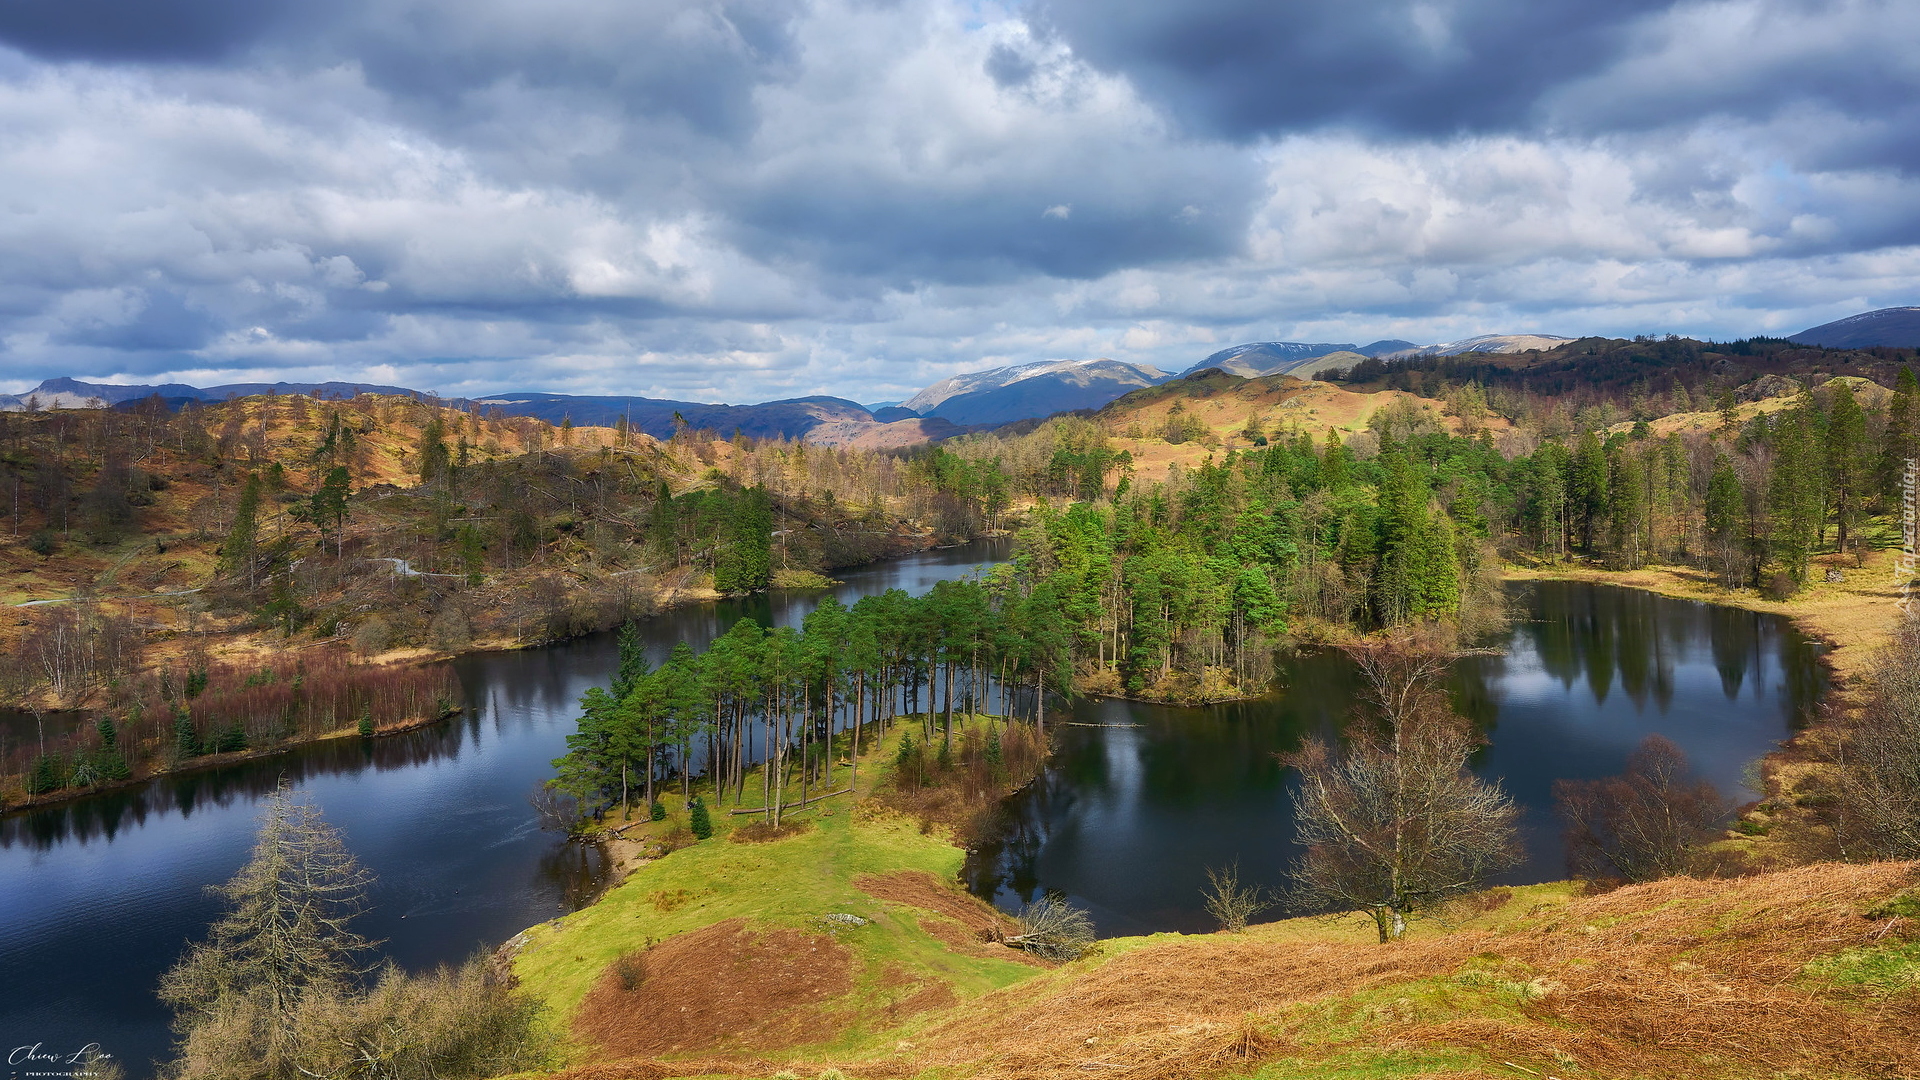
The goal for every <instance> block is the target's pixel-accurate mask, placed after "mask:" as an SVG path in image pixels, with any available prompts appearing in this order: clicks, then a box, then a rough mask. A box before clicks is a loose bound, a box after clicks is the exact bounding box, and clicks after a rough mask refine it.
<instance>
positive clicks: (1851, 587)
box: [1504, 550, 1900, 691]
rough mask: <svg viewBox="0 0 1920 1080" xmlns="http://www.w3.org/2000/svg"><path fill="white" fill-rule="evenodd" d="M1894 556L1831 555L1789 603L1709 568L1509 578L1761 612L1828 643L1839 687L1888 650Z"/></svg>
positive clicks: (1510, 572) (1896, 589) (1895, 591)
mask: <svg viewBox="0 0 1920 1080" xmlns="http://www.w3.org/2000/svg"><path fill="white" fill-rule="evenodd" d="M1895 555H1896V553H1895V552H1893V551H1888V550H1878V551H1870V552H1868V553H1867V554H1866V556H1865V558H1864V559H1862V560H1855V559H1854V558H1852V557H1850V556H1849V557H1840V556H1826V557H1823V558H1821V559H1818V560H1816V561H1815V564H1814V570H1813V573H1811V574H1810V575H1809V580H1808V582H1807V585H1806V586H1805V587H1804V588H1803V589H1802V590H1801V591H1800V592H1798V593H1797V594H1795V595H1794V596H1792V597H1789V598H1787V599H1784V600H1775V599H1771V598H1769V597H1767V596H1766V595H1764V594H1762V593H1761V592H1760V591H1758V590H1756V589H1744V588H1743V589H1728V588H1724V587H1722V586H1721V585H1720V584H1719V583H1717V582H1715V581H1714V580H1713V575H1712V574H1710V573H1708V572H1707V571H1705V570H1701V569H1698V568H1695V567H1690V566H1644V567H1641V568H1640V569H1638V570H1607V569H1603V568H1600V567H1595V566H1587V565H1582V564H1578V563H1538V564H1510V565H1509V566H1507V567H1506V569H1505V571H1504V575H1505V577H1507V578H1508V579H1509V580H1516V581H1541V580H1552V581H1590V582H1594V583H1596V584H1601V585H1620V586H1624V587H1626V588H1632V589H1645V590H1647V591H1649V592H1656V593H1659V594H1660V595H1662V596H1671V597H1675V598H1677V599H1681V600H1698V601H1700V602H1702V603H1708V604H1722V605H1725V606H1728V607H1738V608H1743V609H1745V610H1748V611H1763V612H1766V613H1768V614H1770V615H1780V616H1784V617H1785V618H1787V619H1790V620H1792V622H1793V624H1794V625H1795V626H1796V627H1798V628H1799V630H1800V632H1801V633H1803V634H1806V635H1807V636H1808V637H1811V638H1814V639H1816V640H1818V641H1822V642H1825V643H1826V644H1827V646H1828V651H1827V653H1826V655H1825V657H1824V658H1823V659H1824V660H1825V662H1826V663H1827V664H1828V666H1829V667H1830V669H1831V670H1832V671H1833V673H1834V674H1835V675H1836V676H1838V679H1837V685H1836V689H1839V690H1842V691H1844V690H1845V689H1846V688H1847V686H1848V684H1850V683H1852V682H1853V681H1854V680H1857V679H1858V678H1860V676H1862V675H1863V674H1864V673H1865V672H1866V671H1867V670H1868V669H1869V668H1870V667H1871V665H1872V663H1873V656H1874V653H1875V652H1876V651H1878V649H1879V648H1880V647H1881V646H1882V645H1884V644H1885V643H1886V641H1887V639H1888V637H1889V634H1890V633H1891V631H1892V628H1893V625H1894V620H1895V619H1896V617H1898V616H1899V614H1900V611H1899V608H1898V607H1897V606H1896V605H1897V604H1898V602H1899V600H1900V584H1899V582H1898V581H1897V580H1896V579H1895V577H1894V559H1895ZM1829 569H1832V570H1838V571H1839V572H1840V573H1841V575H1842V576H1843V580H1840V581H1828V580H1826V571H1827V570H1829Z"/></svg>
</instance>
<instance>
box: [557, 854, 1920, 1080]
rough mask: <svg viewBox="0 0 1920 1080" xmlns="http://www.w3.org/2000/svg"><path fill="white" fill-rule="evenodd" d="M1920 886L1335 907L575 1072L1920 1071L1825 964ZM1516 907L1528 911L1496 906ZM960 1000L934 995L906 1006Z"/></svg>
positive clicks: (1886, 929) (1892, 1027) (1894, 1018)
mask: <svg viewBox="0 0 1920 1080" xmlns="http://www.w3.org/2000/svg"><path fill="white" fill-rule="evenodd" d="M1916 881H1920V864H1915V863H1879V864H1869V865H1834V864H1828V865H1821V866H1811V867H1804V868H1800V869H1796V870H1791V871H1786V872H1781V873H1776V874H1771V875H1765V876H1759V877H1752V878H1743V879H1739V880H1737V881H1721V880H1715V881H1698V880H1692V879H1685V878H1682V879H1673V880H1668V881H1661V882H1654V883H1651V884H1646V885H1636V886H1629V887H1626V888H1620V889H1615V890H1613V891H1610V892H1607V893H1605V894H1603V895H1599V896H1589V897H1583V898H1576V899H1572V900H1568V901H1559V900H1557V899H1552V898H1548V899H1546V900H1544V901H1543V899H1542V897H1543V894H1542V893H1541V892H1540V891H1539V890H1519V891H1513V892H1502V891H1497V890H1496V891H1492V892H1490V893H1489V894H1487V895H1486V896H1485V897H1484V902H1483V903H1479V904H1466V905H1463V915H1464V917H1465V918H1466V919H1467V921H1466V922H1465V923H1463V924H1461V926H1460V928H1459V929H1456V930H1454V931H1452V932H1443V931H1436V930H1434V929H1432V928H1428V929H1426V930H1423V931H1421V932H1419V933H1417V934H1416V935H1415V936H1414V937H1412V938H1410V939H1409V940H1406V941H1404V942H1401V943H1398V944H1394V945H1387V946H1381V945H1375V944H1372V943H1370V942H1368V941H1367V940H1366V937H1367V936H1369V935H1368V933H1367V929H1366V928H1363V927H1360V926H1358V925H1357V923H1356V924H1355V925H1354V926H1351V927H1349V926H1347V925H1345V924H1344V923H1328V922H1325V921H1322V920H1289V921H1286V922H1281V923H1270V924H1266V925H1263V926H1257V927H1254V928H1252V929H1251V930H1250V931H1249V932H1248V933H1247V934H1245V935H1224V934H1222V935H1206V936H1197V937H1183V936H1177V935H1170V936H1166V937H1157V938H1153V939H1148V940H1145V941H1139V942H1128V943H1123V944H1121V945H1119V946H1118V947H1117V951H1116V952H1114V953H1113V954H1112V955H1109V956H1108V957H1106V958H1104V959H1102V958H1095V959H1093V960H1090V961H1086V962H1081V963H1077V964H1073V965H1069V966H1067V967H1065V968H1061V969H1059V970H1057V971H1055V972H1053V973H1052V974H1050V975H1045V976H1041V977H1039V978H1037V979H1035V980H1032V981H1029V982H1026V983H1023V984H1020V985H1017V986H1013V987H1009V988H1007V989H1004V990H1000V991H996V992H994V993H991V994H989V995H987V996H986V997H984V998H980V999H978V1000H975V1001H971V1002H966V1003H964V1004H959V1005H956V1006H953V1007H952V1008H950V1009H948V1011H946V1012H945V1013H944V1015H941V1014H936V1015H935V1016H934V1018H933V1021H932V1022H931V1023H930V1024H927V1025H926V1026H924V1027H922V1028H920V1029H919V1030H918V1031H914V1032H911V1033H909V1034H908V1041H895V1037H894V1036H892V1035H885V1036H882V1037H881V1038H880V1039H879V1040H878V1041H877V1042H876V1043H875V1044H874V1045H875V1050H873V1051H870V1052H869V1053H868V1054H867V1055H846V1057H850V1058H853V1059H854V1060H851V1061H847V1060H835V1061H831V1062H829V1061H825V1060H822V1061H806V1062H787V1063H784V1064H783V1065H773V1064H769V1063H767V1062H765V1061H762V1060H750V1059H748V1058H747V1057H745V1056H744V1055H742V1056H733V1055H727V1056H725V1057H724V1058H723V1059H721V1060H701V1061H697V1062H695V1061H682V1062H677V1063H675V1064H674V1065H672V1066H671V1067H666V1066H661V1065H659V1064H657V1063H650V1062H639V1061H635V1062H626V1063H618V1064H613V1065H606V1066H597V1067H593V1068H591V1069H582V1070H575V1071H573V1072H570V1073H567V1074H565V1075H566V1076H567V1077H569V1078H570V1080H617V1078H628V1077H660V1076H666V1075H695V1074H730V1073H735V1072H743V1073H747V1074H751V1075H761V1076H764V1075H768V1074H770V1073H771V1072H772V1071H773V1070H774V1069H776V1068H780V1067H787V1068H792V1069H793V1070H794V1071H795V1072H797V1073H799V1074H800V1075H803V1076H808V1075H813V1074H815V1073H817V1072H818V1071H819V1070H821V1069H822V1068H825V1067H827V1066H829V1065H831V1066H833V1067H836V1068H839V1069H841V1070H842V1071H843V1072H845V1073H847V1074H848V1075H850V1076H860V1077H908V1076H917V1075H927V1074H929V1073H931V1074H935V1075H942V1076H948V1077H969V1078H976V1080H982V1078H993V1080H1039V1078H1053V1077H1061V1076H1087V1075H1098V1076H1113V1077H1121V1078H1125V1080H1162V1078H1169V1080H1171V1078H1200V1077H1224V1076H1234V1075H1245V1074H1246V1073H1249V1072H1251V1071H1253V1070H1255V1069H1257V1068H1258V1067H1259V1066H1260V1065H1261V1063H1262V1062H1265V1061H1270V1060H1274V1059H1278V1058H1285V1059H1289V1060H1290V1061H1291V1062H1292V1066H1291V1067H1292V1068H1294V1069H1295V1070H1296V1071H1298V1070H1311V1069H1312V1068H1313V1067H1315V1066H1314V1064H1313V1063H1314V1062H1318V1061H1328V1062H1331V1061H1334V1060H1336V1059H1340V1058H1343V1057H1350V1056H1352V1055H1355V1054H1360V1055H1367V1054H1374V1055H1384V1054H1393V1053H1418V1052H1428V1053H1431V1052H1434V1051H1438V1050H1447V1049H1453V1050H1464V1051H1467V1052H1469V1053H1471V1054H1474V1055H1478V1056H1480V1058H1481V1059H1482V1061H1483V1062H1484V1063H1485V1069H1484V1070H1481V1071H1476V1070H1475V1069H1474V1068H1473V1067H1472V1066H1471V1064H1470V1063H1456V1064H1455V1065H1453V1066H1450V1067H1451V1068H1453V1070H1454V1071H1452V1072H1449V1073H1447V1074H1446V1075H1447V1076H1451V1077H1456V1078H1462V1080H1463V1078H1466V1077H1483V1076H1489V1075H1498V1076H1509V1075H1510V1076H1522V1075H1524V1072H1522V1071H1512V1070H1510V1069H1509V1067H1508V1066H1507V1065H1506V1064H1505V1063H1508V1062H1511V1063H1513V1065H1514V1066H1516V1067H1518V1068H1519V1069H1521V1070H1531V1071H1532V1072H1534V1073H1535V1074H1536V1075H1542V1076H1587V1077H1591V1076H1634V1077H1643V1078H1648V1080H1655V1078H1658V1080H1682V1078H1686V1080H1693V1078H1728V1080H1731V1078H1747V1077H1753V1078H1761V1077H1765V1078H1768V1080H1773V1078H1776V1077H1783V1076H1830V1077H1859V1078H1865V1077H1875V1078H1912V1077H1915V1076H1920V1055H1916V1054H1915V1052H1914V1048H1915V1047H1917V1046H1920V1000H1916V992H1915V991H1906V992H1904V993H1899V994H1894V995H1890V996H1879V997H1876V996H1872V995H1869V994H1865V993H1857V994H1856V993H1853V992H1850V991H1847V990H1845V989H1843V988H1839V987H1836V986H1834V985H1831V984H1827V983H1823V982H1821V981H1819V980H1817V979H1812V978H1809V977H1807V976H1806V975H1805V974H1804V970H1805V968H1806V965H1807V964H1808V962H1809V961H1812V960H1815V959H1818V958H1821V957H1826V956H1831V955H1834V954H1836V953H1839V952H1841V951H1842V950H1845V949H1848V948H1853V947H1860V946H1864V945H1870V944H1890V943H1898V942H1901V941H1904V940H1911V939H1912V938H1914V937H1916V936H1920V927H1917V926H1915V925H1914V921H1913V920H1911V919H1903V918H1898V917H1889V916H1886V915H1885V913H1884V912H1882V913H1880V914H1879V915H1875V916H1869V915H1867V914H1866V912H1868V911H1871V910H1873V909H1874V908H1875V906H1876V904H1878V903H1879V902H1881V901H1883V900H1884V899H1885V898H1886V897H1887V896H1889V895H1891V894H1893V893H1895V892H1898V891H1899V890H1901V889H1903V888H1909V887H1912V885H1913V884H1914V883H1915V882H1916ZM861 887H862V888H863V889H866V890H867V891H869V892H870V893H871V894H873V895H875V896H877V897H880V898H883V899H887V900H890V901H893V902H897V903H902V904H908V905H911V906H913V907H917V908H921V909H922V910H925V911H928V912H939V913H940V915H939V916H938V918H939V919H940V921H942V922H945V921H947V920H948V919H954V920H960V919H962V918H971V919H977V918H978V917H979V913H977V912H970V911H967V910H965V906H964V905H963V904H958V903H956V902H955V900H954V899H953V898H952V897H951V896H949V895H948V894H949V890H948V889H947V888H946V887H945V886H944V885H942V884H941V883H940V882H937V881H932V880H931V879H923V876H915V875H901V874H889V875H883V876H874V877H868V878H864V879H862V880H861ZM1496 901H1501V902H1503V903H1504V906H1503V907H1500V908H1499V909H1498V910H1491V911H1490V910H1487V909H1489V908H1493V907H1494V906H1495V902H1496ZM1352 921H1353V920H1348V922H1352ZM952 925H958V923H957V922H956V923H954V924H952ZM906 985H907V983H906V982H905V981H902V987H903V988H904V987H905V986H906ZM916 985H917V984H916ZM923 993H924V994H926V995H927V997H926V1000H925V1001H922V1000H919V998H920V995H921V994H923ZM937 997H938V990H937V989H933V990H930V991H929V990H927V989H926V988H925V987H921V988H919V989H916V990H915V992H914V994H913V995H911V996H910V997H908V998H907V999H905V1000H903V1001H901V1002H900V1005H901V1009H900V1012H902V1013H908V1010H909V1008H918V1007H920V1006H922V1005H925V1004H929V1003H931V1002H932V1001H933V999H934V998H937ZM909 1002H911V1006H909ZM744 1041H745V1040H742V1041H741V1042H744ZM816 1041H817V1033H816ZM736 1045H739V1043H736ZM768 1047H770V1044H755V1045H754V1047H753V1049H754V1051H755V1052H759V1051H761V1050H763V1049H764V1048H768ZM1301 1074H1302V1075H1308V1074H1310V1072H1305V1071H1302V1072H1301ZM1288 1075H1294V1073H1293V1072H1289V1073H1288ZM1369 1075H1371V1074H1369ZM1393 1075H1400V1074H1399V1073H1394V1074H1393ZM1422 1075H1428V1076H1431V1075H1433V1074H1422Z"/></svg>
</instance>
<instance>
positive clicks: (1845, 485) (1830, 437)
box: [1825, 379, 1867, 552]
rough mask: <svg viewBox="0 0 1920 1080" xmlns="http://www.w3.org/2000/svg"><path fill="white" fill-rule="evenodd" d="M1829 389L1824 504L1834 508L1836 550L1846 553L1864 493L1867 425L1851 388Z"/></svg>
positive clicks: (1840, 384) (1836, 384)
mask: <svg viewBox="0 0 1920 1080" xmlns="http://www.w3.org/2000/svg"><path fill="white" fill-rule="evenodd" d="M1830 385H1831V386H1832V394H1831V404H1830V406H1829V408H1828V410H1827V432H1826V440H1825V445H1826V458H1827V477H1826V479H1827V484H1826V487H1827V501H1828V503H1829V504H1830V505H1831V506H1832V507H1833V524H1834V527H1835V529H1836V530H1837V536H1836V541H1837V543H1838V546H1839V550H1840V551H1842V552H1845V551H1846V550H1847V539H1848V537H1849V535H1850V534H1851V533H1852V531H1853V525H1854V522H1855V520H1857V519H1858V517H1859V514H1860V506H1861V503H1862V502H1864V501H1865V496H1866V493H1867V424H1866V417H1864V416H1863V415H1861V412H1860V403H1859V401H1857V400H1856V399H1855V398H1854V396H1853V388H1852V387H1851V386H1848V385H1847V384H1846V383H1844V382H1841V381H1840V380H1838V379H1835V380H1834V381H1833V382H1832V383H1831V384H1830Z"/></svg>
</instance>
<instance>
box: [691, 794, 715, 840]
mask: <svg viewBox="0 0 1920 1080" xmlns="http://www.w3.org/2000/svg"><path fill="white" fill-rule="evenodd" d="M687 817H688V821H687V827H688V828H690V829H692V830H693V835H694V838H695V839H699V840H705V839H707V838H708V837H710V836H712V835H713V818H712V817H711V816H710V815H709V814H708V813H707V804H706V803H704V802H702V801H701V800H700V796H698V795H695V796H694V797H693V802H692V803H691V804H689V812H688V815H687Z"/></svg>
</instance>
